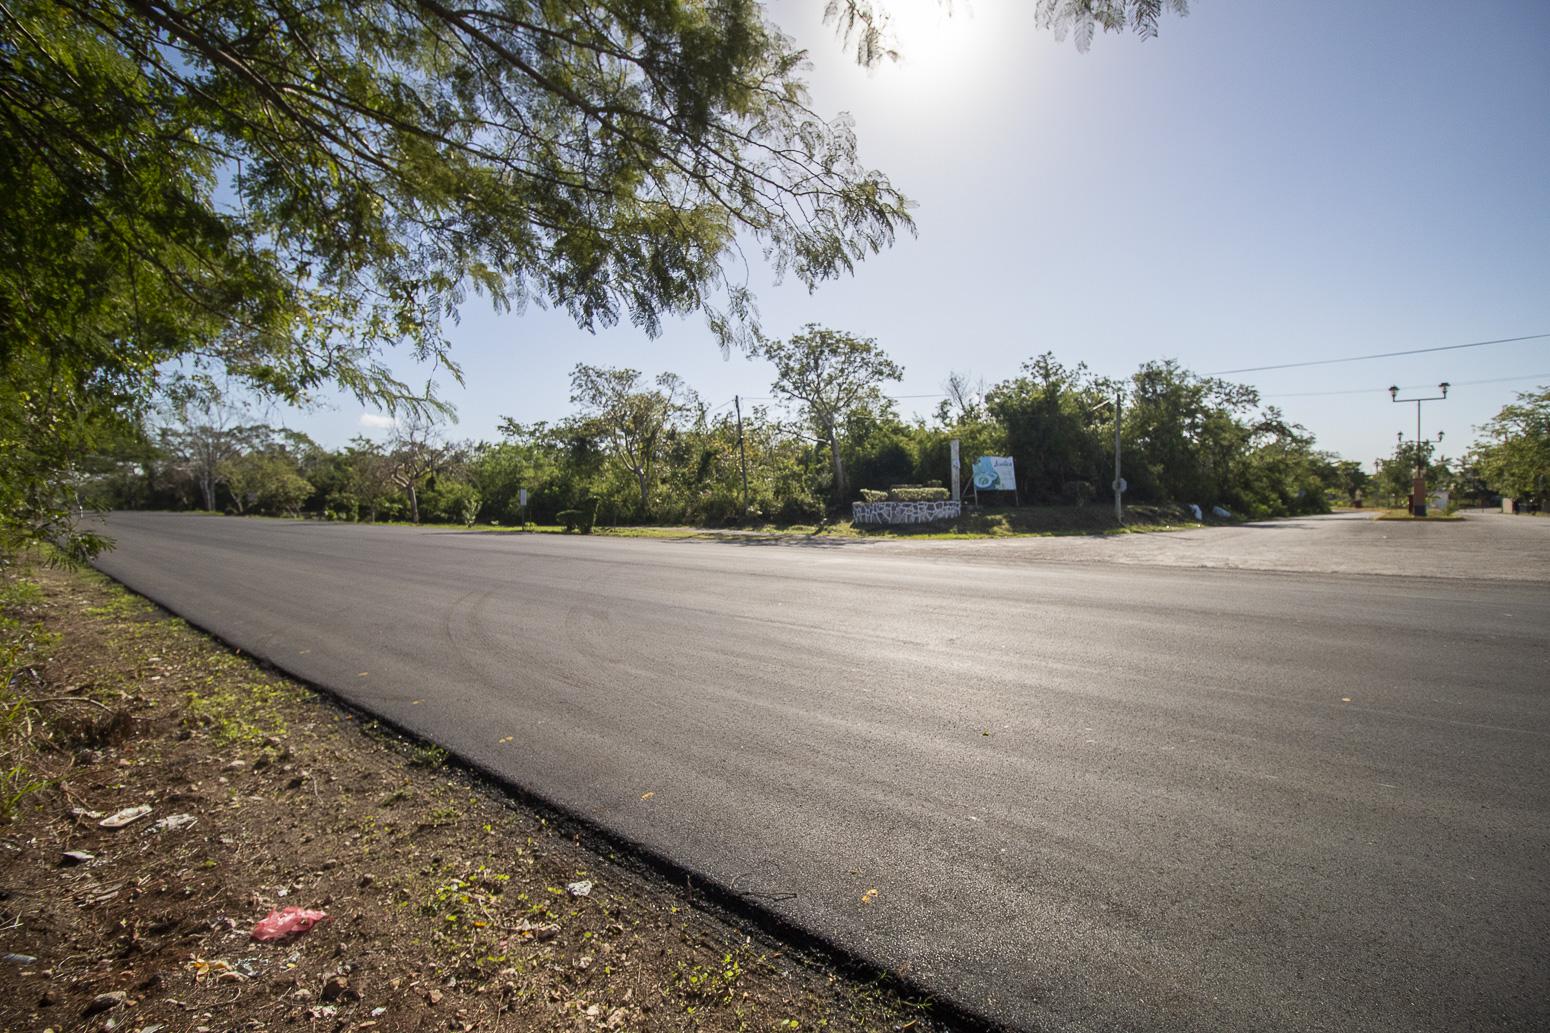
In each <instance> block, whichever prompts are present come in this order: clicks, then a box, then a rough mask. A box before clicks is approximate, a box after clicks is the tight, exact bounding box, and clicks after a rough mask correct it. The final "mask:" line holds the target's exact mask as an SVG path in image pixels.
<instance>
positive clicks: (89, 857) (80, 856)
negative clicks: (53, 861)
mask: <svg viewBox="0 0 1550 1033" xmlns="http://www.w3.org/2000/svg"><path fill="white" fill-rule="evenodd" d="M96 859H97V855H96V854H89V853H87V852H86V851H85V850H66V851H65V852H64V853H62V854H60V855H59V863H60V865H61V866H63V867H69V866H70V865H75V864H85V863H86V862H87V861H95V860H96Z"/></svg>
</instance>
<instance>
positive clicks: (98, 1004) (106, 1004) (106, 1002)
mask: <svg viewBox="0 0 1550 1033" xmlns="http://www.w3.org/2000/svg"><path fill="white" fill-rule="evenodd" d="M128 1002H129V994H128V993H126V992H125V991H123V990H112V991H110V992H108V993H105V994H98V995H97V996H96V997H93V998H92V999H91V1001H89V1002H88V1003H87V1005H86V1007H85V1008H82V1009H81V1017H82V1018H91V1017H92V1016H93V1015H101V1014H102V1013H103V1012H105V1011H109V1010H111V1009H113V1008H119V1007H122V1006H123V1005H125V1004H127V1003H128Z"/></svg>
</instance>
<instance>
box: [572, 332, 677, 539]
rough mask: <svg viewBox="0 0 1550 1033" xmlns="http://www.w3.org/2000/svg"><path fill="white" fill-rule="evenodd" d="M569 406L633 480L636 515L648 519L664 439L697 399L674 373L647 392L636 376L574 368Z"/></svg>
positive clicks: (605, 369) (664, 375)
mask: <svg viewBox="0 0 1550 1033" xmlns="http://www.w3.org/2000/svg"><path fill="white" fill-rule="evenodd" d="M570 383H571V401H572V402H575V403H576V404H577V405H580V406H582V408H583V409H584V411H585V415H586V418H587V419H588V420H590V421H591V422H593V423H594V424H595V425H596V426H597V427H598V428H599V433H600V436H601V437H602V438H603V439H604V440H606V441H607V442H608V448H609V451H610V452H611V453H612V455H613V457H614V459H615V460H616V461H617V462H619V463H620V464H621V465H623V466H624V468H625V469H627V470H628V471H629V472H630V474H631V475H633V476H634V478H635V481H636V484H637V486H638V488H639V490H640V513H641V515H642V516H650V515H651V490H652V487H653V486H654V485H655V484H656V477H657V463H658V461H659V459H660V458H661V455H662V451H663V448H664V446H665V444H666V442H665V440H664V437H665V435H666V433H667V432H668V431H669V430H670V429H671V428H672V426H673V424H674V422H675V421H677V420H679V419H681V418H682V417H683V416H684V415H686V414H687V413H689V412H690V411H691V410H692V408H693V406H694V405H695V403H696V402H697V401H698V396H696V395H695V393H694V391H693V390H692V389H691V388H690V387H689V386H688V385H686V384H685V383H684V382H683V381H682V380H681V379H680V378H679V377H678V375H677V374H675V373H662V374H659V375H658V376H657V378H656V380H655V381H653V382H652V383H653V384H654V385H655V386H647V385H646V383H645V382H644V381H643V379H642V375H641V373H640V371H639V370H633V369H614V368H612V367H609V366H588V365H586V364H585V363H582V364H578V365H577V366H576V368H575V369H574V370H572V371H571V378H570Z"/></svg>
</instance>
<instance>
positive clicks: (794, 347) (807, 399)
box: [763, 323, 904, 506]
mask: <svg viewBox="0 0 1550 1033" xmlns="http://www.w3.org/2000/svg"><path fill="white" fill-rule="evenodd" d="M763 355H764V357H765V358H766V359H768V360H769V361H770V362H771V363H772V364H773V365H774V366H775V382H774V383H773V384H771V385H770V389H771V391H773V392H774V394H775V396H776V397H777V398H781V399H785V400H787V401H790V402H794V403H796V404H797V405H799V406H800V407H801V409H802V414H803V417H804V418H805V419H806V420H807V423H808V425H809V426H810V427H811V428H812V430H813V433H814V434H816V435H817V437H818V439H819V441H821V442H822V443H823V444H825V445H827V446H828V449H829V462H830V464H831V466H832V468H833V472H834V485H833V487H834V491H833V494H832V496H831V502H832V504H833V505H836V506H837V505H840V504H841V503H843V502H844V501H845V500H846V499H847V498H849V495H850V492H849V483H848V481H847V478H846V475H845V457H844V452H843V450H842V447H841V444H842V443H841V433H840V432H841V430H842V428H843V427H844V425H845V422H846V421H847V420H848V419H849V418H850V417H851V416H852V414H854V413H855V412H856V411H857V410H865V409H876V408H879V407H881V406H882V405H883V402H884V399H883V393H882V385H883V384H885V383H887V382H889V381H897V380H901V379H903V377H904V368H903V367H902V366H900V365H899V364H898V363H896V362H894V361H893V360H892V359H890V358H888V356H887V354H885V353H884V352H883V350H882V349H881V348H879V347H878V346H877V342H876V341H875V340H873V339H871V338H869V337H857V336H855V335H854V334H848V333H845V332H843V331H840V330H829V329H826V328H824V327H820V326H818V325H817V324H815V323H809V324H808V325H807V326H806V327H804V328H803V330H802V332H801V333H799V334H796V335H795V336H793V337H792V338H791V339H790V340H787V341H771V342H769V343H767V344H766V345H765V346H764V349H763Z"/></svg>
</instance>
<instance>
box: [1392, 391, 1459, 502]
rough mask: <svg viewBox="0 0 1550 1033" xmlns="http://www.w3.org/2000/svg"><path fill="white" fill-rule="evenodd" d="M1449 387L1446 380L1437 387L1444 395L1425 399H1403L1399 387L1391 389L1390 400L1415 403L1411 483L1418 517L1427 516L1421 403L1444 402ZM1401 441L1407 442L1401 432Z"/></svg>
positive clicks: (1411, 497) (1412, 496) (1430, 396)
mask: <svg viewBox="0 0 1550 1033" xmlns="http://www.w3.org/2000/svg"><path fill="white" fill-rule="evenodd" d="M1448 387H1449V384H1448V382H1447V381H1446V380H1444V381H1443V382H1442V383H1440V384H1438V385H1437V389H1438V390H1439V391H1441V392H1442V394H1440V395H1429V396H1427V397H1425V398H1401V397H1399V388H1398V387H1397V386H1395V387H1390V388H1389V399H1390V400H1391V401H1394V402H1414V403H1415V445H1416V452H1415V477H1414V478H1413V479H1412V480H1411V482H1410V512H1411V513H1412V514H1413V515H1415V516H1418V517H1424V516H1425V515H1426V467H1425V466H1424V465H1423V464H1424V462H1425V460H1424V459H1423V457H1422V452H1421V403H1422V402H1440V401H1442V400H1444V399H1445V398H1447V397H1448ZM1399 440H1400V441H1401V442H1403V441H1404V440H1405V435H1404V432H1403V431H1401V432H1400V434H1399ZM1437 440H1438V441H1441V440H1442V435H1441V434H1440V433H1439V434H1438V435H1437Z"/></svg>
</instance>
